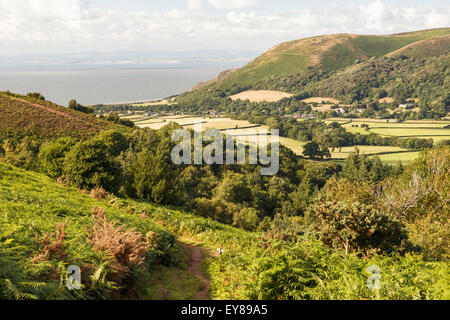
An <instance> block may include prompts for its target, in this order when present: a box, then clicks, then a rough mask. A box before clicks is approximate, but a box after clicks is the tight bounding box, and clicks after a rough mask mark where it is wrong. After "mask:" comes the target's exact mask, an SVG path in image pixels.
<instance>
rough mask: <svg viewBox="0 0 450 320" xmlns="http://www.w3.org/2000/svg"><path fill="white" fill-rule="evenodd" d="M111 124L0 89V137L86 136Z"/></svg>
mask: <svg viewBox="0 0 450 320" xmlns="http://www.w3.org/2000/svg"><path fill="white" fill-rule="evenodd" d="M113 127H115V126H114V125H113V124H112V123H111V122H108V121H105V120H102V119H98V118H96V117H94V116H92V115H88V114H84V113H81V112H78V111H74V110H71V109H68V108H65V107H61V106H58V105H56V104H54V103H51V102H49V101H45V100H41V99H34V98H31V97H27V96H22V95H18V94H12V93H9V92H0V140H1V139H4V138H7V137H25V136H28V137H34V138H37V139H52V138H58V137H63V136H71V137H74V138H86V137H92V136H94V135H96V134H97V133H99V132H100V131H102V130H105V129H110V128H113Z"/></svg>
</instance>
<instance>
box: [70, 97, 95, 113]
mask: <svg viewBox="0 0 450 320" xmlns="http://www.w3.org/2000/svg"><path fill="white" fill-rule="evenodd" d="M67 107H68V108H69V109H72V110H75V111H79V112H82V113H87V114H93V113H94V109H93V108H91V107H85V106H82V105H81V104H79V103H78V102H76V101H75V100H70V101H69V104H68V105H67Z"/></svg>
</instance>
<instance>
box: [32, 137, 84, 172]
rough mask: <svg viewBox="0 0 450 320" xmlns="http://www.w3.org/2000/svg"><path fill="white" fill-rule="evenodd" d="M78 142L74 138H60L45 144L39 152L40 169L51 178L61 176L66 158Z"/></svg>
mask: <svg viewBox="0 0 450 320" xmlns="http://www.w3.org/2000/svg"><path fill="white" fill-rule="evenodd" d="M75 144H76V141H75V140H74V139H72V138H60V139H58V140H56V141H54V142H50V143H47V144H45V145H44V146H43V147H42V148H41V151H40V152H39V155H38V158H39V169H40V171H41V172H43V173H45V174H46V175H48V176H49V177H51V178H59V177H61V176H62V175H63V174H64V159H65V157H66V154H67V153H68V152H69V151H70V149H71V148H72V147H73V146H74V145H75Z"/></svg>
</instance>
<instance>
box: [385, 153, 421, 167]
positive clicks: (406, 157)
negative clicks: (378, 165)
mask: <svg viewBox="0 0 450 320" xmlns="http://www.w3.org/2000/svg"><path fill="white" fill-rule="evenodd" d="M419 153H420V152H418V151H413V152H400V153H391V154H382V155H379V157H380V159H381V161H383V162H384V163H388V164H391V165H395V164H398V163H399V162H402V163H406V162H409V161H413V160H415V159H417V157H418V156H419Z"/></svg>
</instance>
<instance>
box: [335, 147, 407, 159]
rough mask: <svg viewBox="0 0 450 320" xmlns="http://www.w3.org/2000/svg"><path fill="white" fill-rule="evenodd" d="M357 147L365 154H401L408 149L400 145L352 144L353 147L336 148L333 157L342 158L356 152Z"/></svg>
mask: <svg viewBox="0 0 450 320" xmlns="http://www.w3.org/2000/svg"><path fill="white" fill-rule="evenodd" d="M356 148H358V149H359V152H360V153H361V154H365V155H375V154H377V155H381V154H383V153H394V152H395V153H396V154H399V153H400V152H405V151H408V150H406V149H403V148H399V147H385V146H352V147H344V148H342V149H341V150H340V151H339V150H335V152H332V154H331V155H332V158H337V159H342V158H346V157H348V156H349V155H350V153H352V152H355V151H356Z"/></svg>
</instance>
